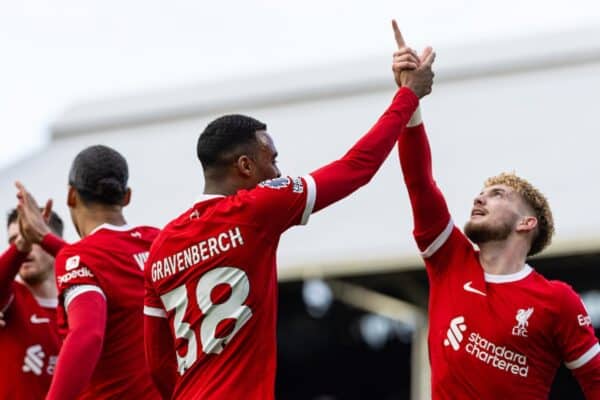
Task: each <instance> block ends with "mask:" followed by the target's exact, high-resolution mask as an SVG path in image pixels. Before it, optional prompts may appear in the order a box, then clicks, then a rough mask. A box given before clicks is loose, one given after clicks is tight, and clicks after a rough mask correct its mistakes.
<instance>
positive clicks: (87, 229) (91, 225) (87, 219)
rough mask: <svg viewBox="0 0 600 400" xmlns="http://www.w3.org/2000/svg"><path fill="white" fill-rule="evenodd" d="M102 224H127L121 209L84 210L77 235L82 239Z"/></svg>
mask: <svg viewBox="0 0 600 400" xmlns="http://www.w3.org/2000/svg"><path fill="white" fill-rule="evenodd" d="M102 224H110V225H116V226H122V225H125V224H127V221H125V217H123V214H122V213H121V209H118V210H116V209H102V208H97V209H93V210H86V211H85V215H84V216H83V218H81V223H80V224H79V234H80V236H81V237H82V238H83V237H86V236H88V235H89V234H90V233H92V232H93V231H94V229H96V228H97V227H99V226H100V225H102Z"/></svg>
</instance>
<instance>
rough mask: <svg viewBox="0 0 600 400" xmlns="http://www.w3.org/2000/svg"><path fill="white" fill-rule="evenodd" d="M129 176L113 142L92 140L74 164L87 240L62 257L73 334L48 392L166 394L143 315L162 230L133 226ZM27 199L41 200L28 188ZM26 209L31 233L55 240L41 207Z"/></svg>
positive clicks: (59, 269) (65, 314)
mask: <svg viewBox="0 0 600 400" xmlns="http://www.w3.org/2000/svg"><path fill="white" fill-rule="evenodd" d="M128 177H129V172H128V167H127V162H126V160H125V159H124V158H123V156H122V155H121V154H119V153H118V152H117V151H115V150H113V149H111V148H109V147H106V146H99V145H98V146H91V147H88V148H87V149H85V150H83V151H81V152H80V153H79V154H78V155H77V156H76V157H75V160H74V161H73V165H72V166H71V171H70V173H69V191H68V196H67V205H68V206H69V211H70V213H71V218H72V220H73V224H74V225H75V229H76V230H77V232H78V234H79V236H80V237H81V238H82V239H81V240H80V241H79V242H76V243H74V244H71V245H65V246H64V247H63V248H62V249H61V250H60V252H59V253H58V255H57V256H56V279H57V286H58V294H59V297H58V298H59V305H58V322H59V328H60V329H62V330H63V331H65V332H66V337H65V340H64V342H63V346H62V349H61V352H60V354H59V357H58V363H57V366H56V372H55V375H54V379H53V381H52V385H51V387H50V391H49V393H48V397H47V399H53V400H54V399H56V400H67V399H74V398H78V399H108V398H111V399H114V398H119V399H155V398H160V396H159V394H158V392H157V391H156V389H155V388H154V386H153V384H152V381H151V379H150V375H149V373H148V368H147V367H146V363H145V360H144V347H143V317H142V309H143V293H144V292H143V291H144V289H143V269H144V261H145V260H146V258H147V256H148V249H149V247H150V243H151V242H152V240H153V239H154V237H155V236H156V233H157V229H155V228H151V227H132V226H129V225H127V223H126V221H125V218H124V216H123V207H125V206H126V205H127V204H129V200H130V196H131V191H130V189H129V188H128V186H127V180H128ZM21 198H22V201H32V202H33V201H34V200H33V198H31V196H30V195H29V194H28V193H26V192H25V191H24V189H23V190H22V193H21ZM24 210H25V211H24V212H23V223H22V227H23V234H24V236H25V237H27V238H31V240H34V241H35V240H40V239H42V240H43V242H45V241H47V239H45V238H47V237H48V235H47V234H46V233H45V232H42V231H41V230H40V228H39V226H40V224H39V221H40V215H39V213H35V207H24ZM36 221H37V222H36ZM44 239H45V240H44ZM43 242H42V243H43Z"/></svg>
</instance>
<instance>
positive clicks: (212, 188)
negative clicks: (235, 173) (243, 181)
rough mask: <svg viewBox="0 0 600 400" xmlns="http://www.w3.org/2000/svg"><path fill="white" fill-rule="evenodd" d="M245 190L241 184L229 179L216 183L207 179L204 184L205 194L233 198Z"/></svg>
mask: <svg viewBox="0 0 600 400" xmlns="http://www.w3.org/2000/svg"><path fill="white" fill-rule="evenodd" d="M241 189H243V187H242V185H240V183H239V182H234V181H232V180H229V179H227V178H225V179H222V180H219V181H215V180H212V179H206V181H205V184H204V192H203V193H204V194H221V195H223V196H231V195H232V194H236V193H237V192H238V191H239V190H241Z"/></svg>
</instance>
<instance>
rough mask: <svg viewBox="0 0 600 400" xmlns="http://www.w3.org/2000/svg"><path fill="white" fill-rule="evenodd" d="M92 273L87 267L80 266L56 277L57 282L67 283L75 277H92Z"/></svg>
mask: <svg viewBox="0 0 600 400" xmlns="http://www.w3.org/2000/svg"><path fill="white" fill-rule="evenodd" d="M93 277H94V274H92V271H90V270H89V269H88V268H87V267H81V268H79V269H76V270H75V271H71V272H68V273H66V274H64V275H61V276H59V277H58V283H62V284H64V283H67V282H69V281H70V280H71V279H75V278H93Z"/></svg>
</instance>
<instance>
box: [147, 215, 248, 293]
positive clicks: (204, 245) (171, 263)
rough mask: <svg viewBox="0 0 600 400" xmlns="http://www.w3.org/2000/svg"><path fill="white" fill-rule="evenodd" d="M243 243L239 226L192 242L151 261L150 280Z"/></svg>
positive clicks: (168, 274)
mask: <svg viewBox="0 0 600 400" xmlns="http://www.w3.org/2000/svg"><path fill="white" fill-rule="evenodd" d="M243 245H244V238H243V237H242V232H241V231H240V228H239V227H237V226H236V227H235V228H233V229H229V230H228V231H227V232H221V233H219V234H218V235H215V236H212V237H209V238H208V239H206V240H203V241H201V242H198V243H194V244H193V245H191V246H190V247H187V248H185V249H183V250H181V251H178V252H177V253H175V254H171V255H168V256H166V257H164V258H163V259H162V260H158V261H155V262H153V263H152V267H151V269H152V282H156V281H158V280H160V279H164V278H168V277H169V276H171V275H174V274H175V273H177V272H181V271H185V270H186V269H188V268H190V267H192V266H194V265H196V264H198V263H200V262H202V261H206V260H208V259H210V258H212V257H214V256H218V255H219V254H221V253H225V252H228V251H231V250H232V249H235V248H236V247H238V246H243Z"/></svg>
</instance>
